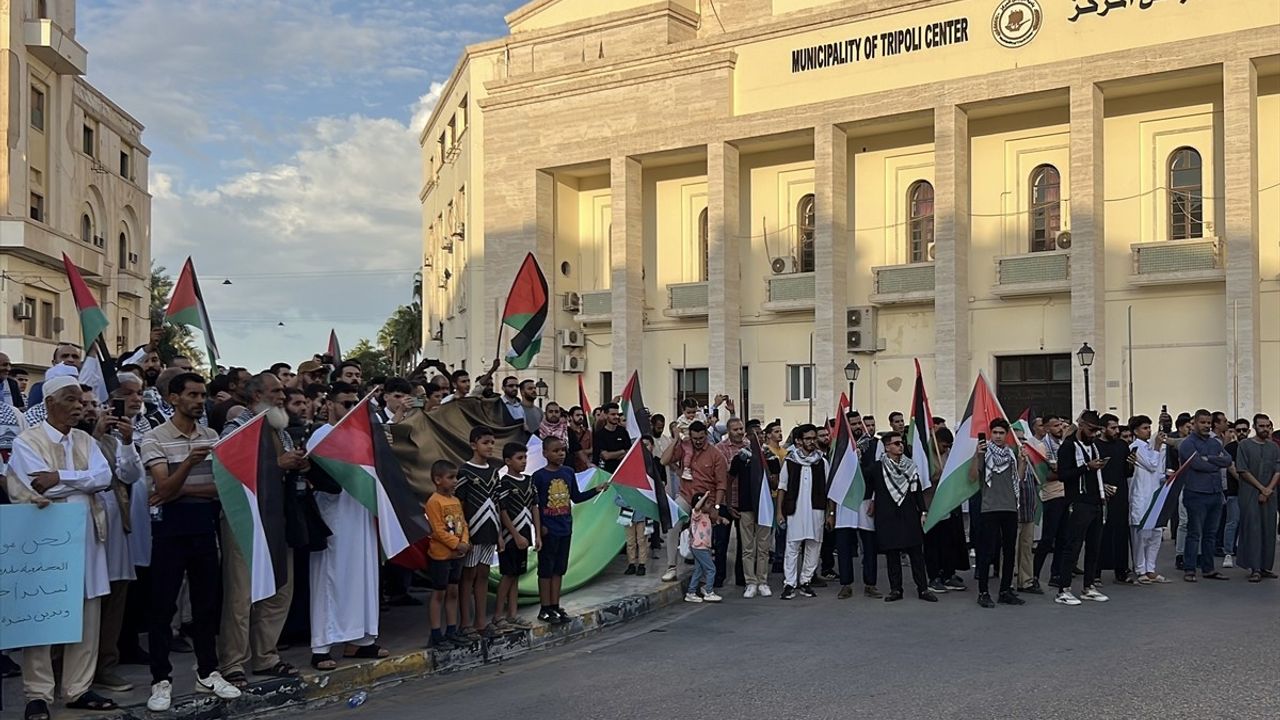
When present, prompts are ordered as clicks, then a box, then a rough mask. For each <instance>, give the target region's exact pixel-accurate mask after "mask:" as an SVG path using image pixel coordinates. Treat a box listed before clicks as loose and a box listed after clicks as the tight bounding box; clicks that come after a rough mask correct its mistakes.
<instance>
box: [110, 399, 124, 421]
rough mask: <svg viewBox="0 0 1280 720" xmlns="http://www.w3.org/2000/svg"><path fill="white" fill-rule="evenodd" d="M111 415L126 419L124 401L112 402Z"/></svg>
mask: <svg viewBox="0 0 1280 720" xmlns="http://www.w3.org/2000/svg"><path fill="white" fill-rule="evenodd" d="M111 414H112V415H115V416H116V417H118V418H123V417H124V415H125V409H124V400H112V401H111Z"/></svg>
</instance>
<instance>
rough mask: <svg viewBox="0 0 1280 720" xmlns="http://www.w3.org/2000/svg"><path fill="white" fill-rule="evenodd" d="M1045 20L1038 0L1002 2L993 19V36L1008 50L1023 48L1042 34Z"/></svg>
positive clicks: (1002, 0)
mask: <svg viewBox="0 0 1280 720" xmlns="http://www.w3.org/2000/svg"><path fill="white" fill-rule="evenodd" d="M1043 20H1044V14H1043V13H1042V12H1041V11H1040V3H1039V2H1037V0H1001V2H1000V4H999V5H998V6H996V13H995V15H994V16H992V18H991V34H992V35H994V36H995V38H996V42H998V43H1000V44H1001V45H1003V46H1005V47H1007V48H1018V47H1022V46H1023V45H1026V44H1027V43H1029V42H1031V40H1032V39H1034V38H1035V36H1036V33H1038V32H1040V23H1041V22H1043Z"/></svg>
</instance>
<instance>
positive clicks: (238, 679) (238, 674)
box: [222, 670, 249, 690]
mask: <svg viewBox="0 0 1280 720" xmlns="http://www.w3.org/2000/svg"><path fill="white" fill-rule="evenodd" d="M222 679H223V680H226V681H227V682H229V683H231V684H232V685H234V686H235V687H236V689H237V690H243V689H245V688H247V687H249V677H248V676H247V675H245V674H244V671H243V670H232V671H231V672H229V673H227V674H226V675H223V676H222Z"/></svg>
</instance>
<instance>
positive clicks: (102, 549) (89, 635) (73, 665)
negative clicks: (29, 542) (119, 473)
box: [6, 376, 116, 718]
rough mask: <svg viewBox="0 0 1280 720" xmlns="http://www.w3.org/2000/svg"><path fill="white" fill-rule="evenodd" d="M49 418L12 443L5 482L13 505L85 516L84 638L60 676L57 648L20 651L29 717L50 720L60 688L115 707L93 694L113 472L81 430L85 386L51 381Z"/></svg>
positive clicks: (65, 651) (94, 705) (85, 704)
mask: <svg viewBox="0 0 1280 720" xmlns="http://www.w3.org/2000/svg"><path fill="white" fill-rule="evenodd" d="M44 387H45V389H46V393H45V397H44V401H43V402H44V404H45V405H46V406H47V407H46V411H47V412H46V419H45V420H43V421H41V423H40V424H39V425H36V426H35V427H32V428H29V429H28V430H26V431H24V432H23V433H22V434H21V435H19V436H18V437H17V439H16V440H14V442H13V455H12V457H10V459H9V467H8V470H7V472H6V484H7V490H8V495H9V498H10V499H11V500H12V501H13V502H15V503H32V504H35V505H39V506H41V507H43V506H47V505H48V504H49V503H50V502H51V501H64V502H71V503H79V504H83V505H85V506H86V509H87V512H86V513H85V523H86V528H85V566H84V621H83V630H82V634H81V637H80V641H79V642H76V643H70V644H67V645H63V646H62V647H61V648H60V649H61V652H62V679H61V683H58V682H57V678H56V677H55V675H54V663H53V648H52V647H51V646H49V645H40V646H35V647H28V648H25V649H24V650H23V652H22V665H23V667H22V685H23V693H24V694H25V695H26V698H27V707H26V711H25V713H24V717H28V718H30V717H41V716H42V717H45V718H47V717H49V703H51V702H53V693H54V688H55V687H57V686H58V685H61V687H62V694H63V697H65V698H66V699H67V701H68V702H67V707H68V708H69V709H73V710H98V711H102V710H114V709H116V703H115V702H114V701H112V700H110V699H108V698H105V697H102V696H101V695H98V694H97V693H95V692H94V691H93V690H91V689H90V686H91V684H92V683H93V673H94V670H95V668H96V667H97V663H98V640H99V629H100V622H101V608H100V604H101V600H100V598H102V597H105V596H106V595H108V594H109V593H110V580H109V577H108V572H107V551H106V542H105V540H106V517H105V513H104V511H103V508H102V504H101V501H100V500H99V499H98V495H99V493H101V492H102V491H103V490H106V489H107V488H108V487H110V484H111V467H110V465H108V464H107V459H106V458H105V457H103V455H102V450H101V449H99V447H98V444H97V443H96V442H94V441H93V438H92V437H91V436H90V435H89V434H88V433H86V432H84V431H83V430H80V429H78V428H77V425H78V424H79V423H80V420H81V418H83V417H84V403H83V400H82V397H83V395H82V391H81V388H80V384H79V383H78V382H76V381H75V380H74V379H72V378H70V377H66V376H63V377H55V378H54V379H52V380H46V381H45V385H44Z"/></svg>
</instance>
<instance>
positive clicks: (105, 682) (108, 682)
mask: <svg viewBox="0 0 1280 720" xmlns="http://www.w3.org/2000/svg"><path fill="white" fill-rule="evenodd" d="M93 684H94V686H95V687H100V688H102V689H103V690H110V691H111V692H118V693H123V692H129V691H130V690H132V689H133V683H131V682H129V681H128V680H125V679H124V678H122V677H120V676H119V675H117V674H115V673H113V672H111V671H110V670H99V671H98V674H97V675H96V676H94V678H93Z"/></svg>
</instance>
